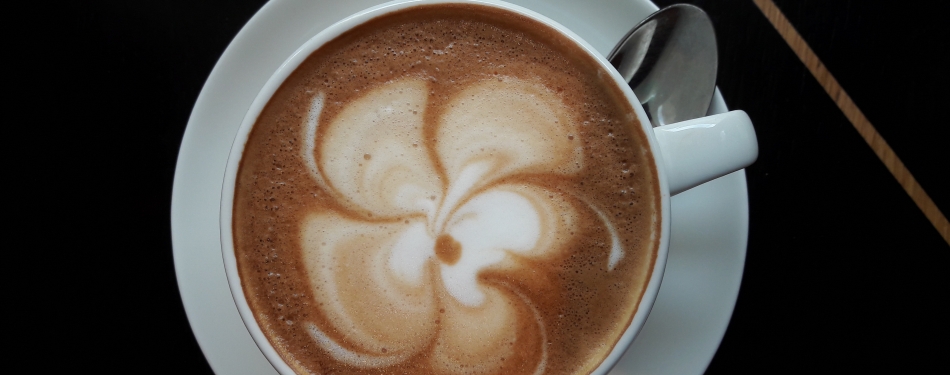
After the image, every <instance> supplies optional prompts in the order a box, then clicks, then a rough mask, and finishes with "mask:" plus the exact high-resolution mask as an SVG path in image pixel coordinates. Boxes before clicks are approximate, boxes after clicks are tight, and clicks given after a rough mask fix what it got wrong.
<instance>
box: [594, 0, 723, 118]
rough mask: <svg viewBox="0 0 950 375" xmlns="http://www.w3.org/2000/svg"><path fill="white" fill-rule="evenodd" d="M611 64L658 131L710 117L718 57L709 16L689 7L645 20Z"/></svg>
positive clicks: (663, 11) (609, 57) (673, 8)
mask: <svg viewBox="0 0 950 375" xmlns="http://www.w3.org/2000/svg"><path fill="white" fill-rule="evenodd" d="M607 60H609V61H610V63H611V64H613V66H614V67H615V68H617V71H619V72H620V75H621V76H623V77H624V79H626V81H627V83H628V84H629V85H630V88H632V89H633V92H634V94H636V95H637V98H639V99H640V104H642V105H643V109H644V110H645V111H646V113H647V116H648V117H650V122H651V123H652V124H653V126H654V127H657V126H661V125H666V124H672V123H675V122H680V121H684V120H690V119H694V118H698V117H702V116H705V115H706V110H707V109H708V108H709V103H710V102H711V100H712V96H713V91H714V90H715V88H716V68H717V67H718V61H719V55H718V52H717V49H716V33H715V31H714V30H713V27H712V22H710V20H709V17H708V16H707V15H706V12H703V10H702V9H699V8H697V7H695V6H692V5H688V4H676V5H671V6H668V7H666V8H663V9H661V10H659V11H657V12H655V13H653V14H651V15H649V16H648V17H647V18H646V19H644V20H643V21H641V22H640V23H639V24H638V25H637V26H635V27H634V28H633V29H632V30H630V32H629V33H627V35H626V36H624V37H623V39H621V41H620V44H618V45H617V46H616V47H614V50H613V51H611V52H610V54H609V55H607Z"/></svg>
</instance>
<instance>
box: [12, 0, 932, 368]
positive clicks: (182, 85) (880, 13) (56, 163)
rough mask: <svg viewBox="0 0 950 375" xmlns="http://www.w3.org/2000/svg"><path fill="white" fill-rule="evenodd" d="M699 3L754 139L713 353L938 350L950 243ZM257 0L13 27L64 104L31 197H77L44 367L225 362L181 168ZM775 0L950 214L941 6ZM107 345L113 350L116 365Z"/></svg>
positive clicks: (775, 47) (777, 40)
mask: <svg viewBox="0 0 950 375" xmlns="http://www.w3.org/2000/svg"><path fill="white" fill-rule="evenodd" d="M688 2H690V3H693V4H697V5H699V6H701V7H702V8H704V9H706V10H707V12H708V13H709V14H710V16H711V17H712V19H713V22H714V25H715V27H716V30H717V33H718V36H719V41H720V42H719V47H720V58H721V63H720V72H719V86H720V88H721V90H722V92H723V95H724V97H725V99H726V102H727V103H728V104H729V106H730V107H731V108H737V109H744V110H745V111H747V112H748V113H749V115H750V116H751V117H752V119H753V122H754V123H755V124H756V130H757V132H758V136H759V143H760V150H761V151H760V156H759V160H758V162H756V164H755V165H753V166H752V167H751V168H749V169H748V180H749V200H750V207H751V212H750V215H751V219H750V221H751V224H750V238H749V249H748V258H747V263H746V268H745V276H744V278H743V283H742V288H741V290H740V294H739V300H738V304H737V306H736V310H735V314H734V317H733V320H732V322H731V324H730V326H729V330H728V331H727V333H726V336H725V339H724V340H723V343H722V346H721V347H720V349H719V351H718V353H717V354H716V357H715V358H714V360H713V362H712V364H711V366H710V367H709V370H708V373H710V374H721V373H776V372H778V373H784V372H796V373H797V372H806V371H807V372H832V371H834V372H848V373H852V372H882V371H888V370H898V369H901V370H903V371H905V372H906V371H907V370H908V369H911V370H914V369H917V370H920V369H925V368H927V367H926V366H928V365H935V366H937V368H940V367H942V366H941V365H943V363H942V362H938V360H940V359H941V355H942V354H944V352H945V350H944V349H943V347H942V345H932V344H931V343H930V341H931V340H935V341H936V342H938V343H939V342H941V341H942V340H941V339H942V338H943V337H944V335H945V334H946V332H947V323H946V317H947V316H950V311H948V309H947V307H945V306H944V305H943V304H942V302H943V301H946V300H947V297H948V292H947V286H948V285H950V283H948V280H947V279H948V277H947V272H945V271H944V269H945V268H946V266H947V264H948V262H947V261H948V257H950V246H948V245H947V243H945V242H944V241H943V240H942V238H941V237H940V236H939V235H938V234H937V232H936V231H935V230H934V229H933V227H932V226H931V224H930V223H929V222H928V221H927V220H926V218H925V217H924V216H923V214H922V213H921V212H920V211H919V210H918V209H917V207H916V206H915V205H914V203H913V202H912V201H911V200H910V198H909V197H908V196H907V194H905V193H904V191H903V190H902V189H901V187H900V186H899V185H898V184H897V183H896V181H895V180H894V178H893V177H891V175H890V174H889V172H888V171H887V170H886V169H885V168H884V166H883V164H881V162H880V161H879V160H878V159H877V157H876V156H875V155H874V154H873V152H872V151H871V150H870V148H869V147H868V146H867V145H866V144H865V143H864V141H863V140H862V139H861V138H860V137H859V136H858V134H857V132H856V131H855V130H854V129H853V127H852V126H851V125H850V123H848V121H847V119H846V118H845V117H844V116H843V115H842V114H841V112H840V111H839V110H838V108H837V107H836V106H835V105H834V103H833V102H832V101H831V99H829V98H828V96H827V95H826V94H825V92H824V91H823V90H822V88H821V87H820V86H819V85H818V83H817V82H816V81H815V79H814V78H812V77H811V75H810V74H809V73H808V71H807V70H806V69H805V68H804V66H803V65H802V64H801V62H799V61H798V59H797V58H796V56H795V55H794V54H793V53H792V51H791V50H790V49H789V48H788V47H787V46H786V44H785V43H784V41H783V40H782V39H781V37H780V36H779V35H778V33H777V32H776V31H775V30H774V29H773V28H772V26H771V25H770V24H769V23H768V21H767V20H766V19H765V18H764V17H763V16H762V14H761V12H760V11H759V10H758V9H757V8H756V7H755V5H754V4H753V3H752V1H751V0H729V1H725V0H717V1H712V0H710V1H688ZM262 3H263V2H262V1H238V2H235V1H219V0H215V1H203V2H188V1H168V2H154V1H152V2H98V3H81V4H80V3H75V4H72V5H70V6H68V7H66V8H58V10H57V11H55V12H53V13H35V16H36V19H37V23H31V27H32V28H30V29H28V30H35V29H41V28H43V27H39V28H37V27H35V26H36V25H46V24H49V25H50V26H51V27H49V28H50V29H52V30H55V31H57V33H54V35H52V36H43V37H34V38H35V39H33V40H31V39H26V40H23V39H21V38H20V36H21V34H14V35H16V38H13V39H15V40H14V43H13V44H14V45H15V46H16V48H23V51H24V53H23V54H22V55H18V56H22V57H23V59H21V60H20V62H19V63H20V64H23V66H33V67H35V66H39V67H42V68H47V69H49V70H47V73H50V72H51V73H52V74H48V75H43V76H37V77H38V78H34V76H28V75H22V74H20V71H13V72H12V75H13V76H14V80H16V81H17V83H28V84H30V86H29V87H36V85H35V84H36V83H40V84H41V85H40V87H41V89H39V90H37V89H25V90H23V91H22V92H25V93H27V98H26V100H19V101H13V104H14V105H15V107H18V106H21V104H23V105H27V104H31V103H32V104H35V103H36V102H40V103H46V104H49V103H55V104H56V105H55V106H45V107H42V108H40V109H39V110H35V111H32V112H30V113H31V114H32V115H31V116H27V117H28V119H27V121H26V122H22V123H24V124H34V123H35V124H38V125H37V126H31V127H30V129H32V132H31V134H30V136H31V137H51V138H52V139H53V146H54V148H55V150H56V151H55V152H54V153H53V154H54V157H53V158H51V159H53V160H51V161H46V160H45V159H44V160H43V161H39V162H37V165H39V166H40V167H41V168H36V169H34V170H32V172H30V173H33V174H29V175H28V176H30V177H31V178H34V180H32V181H35V182H39V183H46V184H47V186H52V187H51V188H49V190H46V188H44V189H31V188H30V187H29V186H31V185H27V187H26V190H33V191H27V192H28V193H29V192H33V193H37V192H40V193H41V194H43V195H44V196H45V197H50V196H52V197H55V198H54V199H53V200H52V201H47V202H53V203H43V204H37V207H42V208H43V209H44V210H47V211H48V212H51V213H55V212H64V211H65V212H67V215H66V216H67V218H68V219H69V220H66V221H65V222H63V221H62V220H54V221H56V223H55V225H57V226H62V227H63V230H62V231H60V232H57V233H60V234H57V235H56V236H48V237H49V238H46V237H41V238H40V241H39V243H40V246H39V247H40V250H43V252H37V254H40V257H39V258H37V259H35V260H32V262H39V261H46V260H50V259H55V260H56V261H55V262H54V263H53V265H52V267H48V268H49V269H50V270H53V271H57V272H61V274H60V275H64V276H61V277H58V278H53V279H51V280H53V281H44V282H42V283H37V284H36V285H39V286H37V287H36V288H37V290H43V291H48V290H50V288H47V286H49V285H52V284H55V285H57V286H59V287H62V285H61V284H65V288H62V289H55V290H57V292H56V294H57V295H62V296H64V300H65V302H62V303H66V307H68V309H66V310H68V313H62V312H50V311H61V310H56V309H57V308H58V309H62V308H63V305H62V303H53V304H51V306H48V307H49V308H46V307H47V305H41V306H43V308H42V309H39V310H42V312H39V313H36V314H33V313H29V314H28V315H31V317H32V318H52V319H54V320H53V321H55V322H57V323H54V324H53V325H52V327H53V330H52V331H53V332H51V333H50V334H49V335H46V336H49V337H61V342H62V344H61V345H59V346H56V348H58V349H57V350H64V351H65V353H68V354H70V358H74V359H73V360H70V361H67V362H63V363H60V362H56V361H51V362H52V364H48V366H63V367H64V368H71V369H87V368H88V369H105V370H106V371H104V372H107V373H113V372H119V373H123V372H130V371H127V370H118V371H116V369H117V368H124V369H128V368H137V369H140V370H141V372H146V373H186V374H201V373H211V370H210V368H209V367H208V365H207V363H206V362H205V360H204V358H203V356H202V354H201V352H200V349H199V348H198V346H197V343H196V342H195V339H194V337H193V336H192V333H191V330H190V327H189V325H188V322H187V318H186V316H185V314H184V311H183V308H182V304H181V300H180V297H179V296H178V289H177V285H176V280H175V275H174V268H173V265H172V255H171V254H172V253H171V234H170V221H169V217H170V206H171V187H172V178H173V174H174V167H175V162H176V157H177V153H178V148H179V145H180V142H181V137H182V135H183V133H184V130H185V126H186V123H187V120H188V116H189V115H190V112H191V109H192V107H193V105H194V103H195V100H196V99H197V96H198V93H199V92H200V90H201V87H202V85H203V84H204V81H205V79H206V78H207V76H208V74H209V73H210V72H211V69H212V68H213V66H214V64H215V62H216V61H217V59H218V58H219V57H220V55H221V53H222V52H223V51H224V49H225V48H226V47H227V45H228V43H229V42H230V40H231V39H232V38H233V37H234V35H235V34H236V33H237V32H238V31H239V30H240V28H241V27H242V26H243V25H244V23H245V22H246V21H247V20H248V19H249V18H250V17H251V16H252V15H253V14H254V13H255V12H256V11H257V9H258V8H259V7H260V6H261V5H262ZM658 3H660V4H661V5H666V4H670V3H673V2H671V1H665V0H664V1H658ZM776 3H777V4H778V6H779V7H780V8H781V9H782V10H783V11H784V12H785V14H786V15H787V16H788V17H789V19H790V21H791V22H792V24H793V25H795V26H796V27H797V28H798V30H799V31H800V32H801V34H802V36H803V37H804V38H805V40H806V41H807V42H808V43H809V44H810V45H811V46H812V48H813V49H814V50H815V52H816V54H817V55H818V56H819V57H820V58H821V59H822V60H823V61H824V63H825V64H826V65H827V66H828V68H829V70H830V71H831V72H832V73H833V74H834V75H835V77H837V79H838V80H839V82H840V83H841V85H842V86H843V87H844V89H845V90H847V91H848V93H849V94H851V96H852V98H853V99H854V101H855V103H856V104H857V105H858V106H859V107H860V108H861V109H862V110H863V111H864V113H865V114H866V115H867V117H868V118H869V119H870V121H871V122H872V123H873V124H874V125H875V126H876V127H877V128H878V130H879V131H880V132H881V134H882V135H883V136H884V138H885V139H886V140H887V141H888V142H889V143H890V144H891V146H892V147H893V148H894V150H895V151H896V152H897V154H898V155H899V156H900V157H901V158H902V159H903V161H904V162H905V163H906V164H907V166H908V168H909V169H910V171H911V172H912V173H913V174H914V175H915V176H916V177H917V179H918V180H919V181H920V183H921V185H922V186H923V187H924V189H925V190H927V191H928V193H930V195H931V197H933V199H934V201H936V202H937V204H938V205H939V207H941V209H942V211H943V212H944V213H947V212H950V179H948V177H947V173H948V172H947V171H948V170H950V168H948V162H950V151H948V149H950V148H948V138H947V136H948V131H947V126H946V125H945V124H946V123H947V121H945V120H940V119H941V118H943V117H944V116H947V106H946V105H945V104H944V103H946V102H947V101H948V99H950V95H948V94H947V88H948V87H950V85H948V83H950V82H948V74H947V72H946V67H948V66H950V58H948V57H947V55H946V54H945V53H942V52H944V51H945V50H946V49H947V46H948V42H947V40H948V36H950V35H948V28H947V25H946V21H945V20H944V19H945V15H946V14H947V12H946V9H940V10H927V11H916V10H913V9H915V8H911V7H909V6H905V7H901V8H895V5H896V3H895V2H890V1H847V0H825V1H797V0H778V1H776ZM913 3H914V4H917V3H918V2H913ZM921 4H923V3H921ZM44 11H45V10H44ZM44 27H45V26H44ZM34 62H35V63H34ZM31 64H34V65H31ZM26 71H27V72H29V70H26ZM35 99H39V100H35ZM35 139H39V138H31V139H30V140H29V141H28V142H25V143H20V144H18V148H15V150H25V149H29V148H24V147H27V146H24V144H25V145H32V144H33V142H32V141H33V140H35ZM26 155H30V154H26ZM37 169H38V170H39V171H37ZM54 172H59V174H55V173H54ZM21 188H22V187H21ZM31 202H32V201H27V202H18V203H17V206H15V207H17V208H19V207H21V206H20V205H23V207H26V206H30V205H31ZM75 202H79V203H75ZM47 205H48V206H47ZM47 211H44V212H47ZM40 216H42V215H40ZM30 218H31V220H33V219H36V218H33V217H30ZM47 219H48V218H47ZM28 222H29V223H33V221H28ZM44 225H45V224H44ZM30 226H33V225H32V224H30ZM44 264H45V263H44ZM47 282H48V283H51V284H46V283H47ZM27 290H31V289H27ZM33 294H37V293H33ZM44 301H45V300H44ZM44 303H48V301H47V302H44ZM54 333H55V334H54ZM34 339H35V337H34V338H32V339H31V340H30V341H28V342H30V343H35V342H37V341H33V340H34ZM36 347H39V346H30V347H29V348H28V349H27V351H28V352H30V353H32V354H33V355H37V353H40V354H39V355H38V357H39V358H47V357H48V355H49V354H50V353H49V352H56V350H51V349H47V350H36V349H31V348H36ZM43 348H45V347H43ZM103 356H106V357H108V358H109V360H110V361H112V362H109V363H110V364H109V365H105V366H104V365H103V363H104V361H103V360H102V358H103ZM44 363H45V362H44ZM128 366H131V367H128ZM136 372H138V371H136ZM914 372H919V371H914Z"/></svg>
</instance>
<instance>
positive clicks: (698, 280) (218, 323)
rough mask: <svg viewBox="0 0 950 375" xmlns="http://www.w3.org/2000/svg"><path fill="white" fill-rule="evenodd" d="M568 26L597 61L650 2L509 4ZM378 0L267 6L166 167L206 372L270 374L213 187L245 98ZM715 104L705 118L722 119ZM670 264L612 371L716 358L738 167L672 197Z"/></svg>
mask: <svg viewBox="0 0 950 375" xmlns="http://www.w3.org/2000/svg"><path fill="white" fill-rule="evenodd" d="M509 1H511V2H513V3H517V4H519V5H522V6H524V7H527V8H530V9H532V10H535V11H537V12H539V13H541V14H544V15H546V16H548V17H550V18H552V19H554V20H555V21H557V22H560V23H561V24H563V25H565V26H567V27H568V28H570V29H572V30H573V31H574V32H576V33H577V34H579V35H580V36H581V37H582V38H584V39H585V40H587V41H588V42H589V43H590V44H591V45H593V46H594V47H595V48H596V49H597V50H598V51H600V52H601V53H604V54H606V53H607V52H609V51H610V49H611V48H612V47H613V46H614V44H615V43H616V42H617V41H618V40H620V38H621V37H622V36H623V35H624V34H625V33H626V32H627V31H628V30H629V29H630V28H631V27H632V26H633V25H635V23H636V22H637V21H638V20H640V19H642V18H644V17H646V16H647V15H648V14H650V13H652V12H653V11H655V10H656V9H657V8H656V6H655V5H653V4H652V3H650V2H649V1H647V0H628V1H625V2H618V1H600V3H601V4H596V3H595V2H580V1H570V0H552V1H543V0H509ZM379 2H381V1H380V0H355V1H354V0H351V1H346V2H336V1H328V0H325V1H307V0H272V1H271V2H270V3H268V4H266V5H265V6H264V7H263V8H261V10H260V11H259V12H258V13H257V14H256V15H255V16H254V17H253V18H252V19H251V20H250V21H248V23H247V25H245V26H244V28H243V29H241V31H240V32H239V33H238V35H237V36H236V37H235V38H234V40H233V41H232V42H231V45H230V46H228V48H227V50H225V52H224V54H223V55H222V56H221V59H220V60H218V63H217V65H215V67H214V70H213V71H212V72H211V75H210V76H209V77H208V81H207V82H205V86H204V89H202V91H201V95H200V96H199V97H198V101H197V103H195V108H194V110H193V111H192V113H191V118H190V119H189V121H188V128H187V129H186V131H185V136H184V139H183V140H182V145H181V150H180V151H179V155H178V165H177V167H176V169H175V184H174V190H173V193H172V242H173V246H174V257H175V271H176V273H177V277H178V286H179V289H180V290H181V297H182V300H183V302H184V305H185V311H186V312H187V314H188V320H189V322H190V323H191V327H192V330H193V331H194V333H195V337H196V338H197V340H198V344H199V345H200V346H201V349H202V350H203V351H204V354H205V357H206V358H207V359H208V362H209V363H210V364H211V367H212V368H213V369H214V371H215V373H217V374H222V375H238V374H255V375H256V374H276V372H275V370H274V369H273V368H272V367H271V366H270V365H269V364H268V362H267V360H265V359H264V356H263V355H262V354H261V352H260V351H259V350H258V349H257V346H255V345H254V342H253V341H252V339H251V336H250V335H249V334H248V332H247V330H246V329H245V327H244V324H243V323H242V322H241V318H240V317H239V316H238V312H237V309H236V308H235V307H234V302H233V300H232V299H231V294H230V291H229V290H228V284H227V280H226V277H225V274H224V265H223V262H222V259H221V245H220V241H219V229H220V228H219V226H218V211H219V209H218V207H219V202H220V198H221V183H222V181H223V179H224V168H225V165H226V162H227V158H228V152H229V150H230V148H231V143H232V140H233V139H234V135H235V134H236V132H237V129H238V126H239V125H240V124H241V121H242V119H243V118H244V114H245V112H246V110H247V108H248V106H249V105H250V103H251V101H252V100H253V99H254V97H255V96H256V95H257V93H258V91H259V90H260V88H261V87H262V86H263V85H264V82H265V81H266V80H267V79H268V78H269V77H270V75H271V74H272V73H273V72H274V71H275V70H276V69H277V67H278V66H280V64H281V63H282V62H283V61H284V60H285V59H286V58H287V57H288V56H290V54H291V53H292V52H293V51H294V50H296V49H297V47H298V46H300V45H301V44H303V42H305V41H306V40H307V39H309V38H310V37H311V36H313V35H315V34H317V33H318V32H320V31H321V30H323V29H324V28H325V27H327V26H329V25H330V24H332V23H333V22H335V21H337V20H340V19H342V18H344V17H346V16H348V15H350V14H353V13H355V12H357V11H359V10H362V9H365V8H368V7H370V6H372V5H375V4H377V3H379ZM725 111H726V106H725V103H724V102H723V100H722V97H721V96H720V95H718V92H717V96H716V98H715V99H714V102H713V107H712V108H711V109H710V113H720V112H725ZM672 207H673V210H672V220H673V224H672V238H671V245H670V259H669V263H668V266H667V270H666V274H665V279H664V280H663V285H662V287H661V288H660V292H659V296H658V297H657V301H656V304H655V306H654V308H653V312H652V313H651V315H650V318H649V320H647V323H646V325H645V326H644V328H643V330H642V331H641V333H640V336H639V337H638V338H637V340H636V341H635V342H634V343H633V345H632V346H631V348H630V350H628V351H627V353H626V354H625V356H624V357H623V359H621V361H620V363H619V364H618V365H617V366H616V367H615V368H614V370H613V371H612V372H611V374H633V373H637V374H653V373H656V374H701V373H703V372H704V371H705V369H706V366H707V365H708V364H709V361H710V360H711V359H712V357H713V355H714V354H715V353H716V349H717V348H718V346H719V342H720V341H721V340H722V336H723V334H724V333H725V331H726V327H727V325H728V324H729V318H730V317H731V315H732V310H733V307H734V306H735V301H736V296H737V295H738V292H739V282H740V280H741V279H742V269H743V265H744V262H745V252H746V242H747V238H748V227H749V226H748V224H749V220H748V217H749V216H748V198H747V194H746V180H745V172H744V171H739V172H736V173H733V174H731V175H729V176H725V177H722V178H720V179H718V180H716V181H712V182H710V183H707V184H705V185H702V186H700V187H697V188H695V189H693V190H690V191H687V192H685V193H683V194H680V195H678V196H676V197H674V198H673V201H672Z"/></svg>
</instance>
